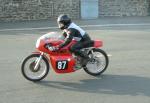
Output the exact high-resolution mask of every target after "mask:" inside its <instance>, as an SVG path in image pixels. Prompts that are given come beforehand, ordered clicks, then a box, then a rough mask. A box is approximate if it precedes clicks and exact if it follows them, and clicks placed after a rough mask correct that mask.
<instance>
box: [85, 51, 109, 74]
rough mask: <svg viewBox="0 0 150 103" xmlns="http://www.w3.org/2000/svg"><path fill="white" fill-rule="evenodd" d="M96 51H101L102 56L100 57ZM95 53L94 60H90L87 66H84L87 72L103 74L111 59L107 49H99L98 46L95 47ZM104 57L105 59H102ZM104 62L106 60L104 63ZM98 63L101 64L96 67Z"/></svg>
mask: <svg viewBox="0 0 150 103" xmlns="http://www.w3.org/2000/svg"><path fill="white" fill-rule="evenodd" d="M96 53H99V54H100V57H98V56H97V55H96ZM93 54H94V55H93V58H94V59H93V60H94V61H92V62H90V61H89V62H88V63H87V65H86V66H85V67H83V69H84V70H85V72H86V73H88V74H90V75H92V76H98V75H101V74H102V73H103V72H104V71H105V70H106V69H107V67H108V64H109V59H108V56H107V54H106V53H105V51H103V50H101V49H98V48H94V49H93ZM102 57H103V58H102ZM102 59H104V61H102ZM102 62H104V65H103V63H102ZM98 63H99V64H100V66H99V67H95V66H96V65H97V66H98ZM94 67H95V68H94ZM100 67H102V68H100ZM94 70H95V71H96V72H95V71H94Z"/></svg>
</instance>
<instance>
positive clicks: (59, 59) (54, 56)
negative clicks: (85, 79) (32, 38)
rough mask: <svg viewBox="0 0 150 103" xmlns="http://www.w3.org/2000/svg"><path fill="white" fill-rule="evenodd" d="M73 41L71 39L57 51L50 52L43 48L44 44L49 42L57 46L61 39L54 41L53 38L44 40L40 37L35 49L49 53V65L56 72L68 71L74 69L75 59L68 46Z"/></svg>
mask: <svg viewBox="0 0 150 103" xmlns="http://www.w3.org/2000/svg"><path fill="white" fill-rule="evenodd" d="M75 42H76V41H72V42H71V43H70V44H68V45H67V46H65V47H64V48H61V49H60V50H59V51H58V52H52V51H49V50H48V49H46V48H45V44H47V43H50V44H51V45H53V46H57V45H59V44H61V43H63V40H57V41H55V40H54V39H48V40H46V41H45V40H43V39H42V40H41V41H40V44H39V46H38V48H37V49H38V50H39V51H42V52H45V53H47V54H49V57H50V62H51V65H52V67H53V69H54V70H55V72H56V73H70V72H74V71H75V69H74V66H75V59H74V58H73V57H72V54H71V53H70V51H69V48H70V46H71V45H73V44H74V43H75Z"/></svg>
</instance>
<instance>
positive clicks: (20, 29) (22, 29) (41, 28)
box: [0, 23, 150, 31]
mask: <svg viewBox="0 0 150 103" xmlns="http://www.w3.org/2000/svg"><path fill="white" fill-rule="evenodd" d="M116 26H150V24H148V23H145V24H103V25H81V26H80V27H82V28H83V27H84V28H86V27H116ZM43 29H58V27H40V28H18V29H1V30H0V31H26V30H43Z"/></svg>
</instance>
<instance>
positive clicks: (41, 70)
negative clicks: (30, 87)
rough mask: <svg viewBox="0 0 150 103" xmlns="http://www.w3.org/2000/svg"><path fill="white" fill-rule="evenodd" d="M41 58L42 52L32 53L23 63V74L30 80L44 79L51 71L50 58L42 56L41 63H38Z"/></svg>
mask: <svg viewBox="0 0 150 103" xmlns="http://www.w3.org/2000/svg"><path fill="white" fill-rule="evenodd" d="M39 59H40V54H31V55H29V56H28V57H26V58H25V59H24V61H23V63H22V65H21V72H22V74H23V76H24V77H25V78H26V79H27V80H30V81H34V82H35V81H40V80H42V79H44V78H45V77H46V76H47V74H48V72H49V63H48V60H47V59H46V58H45V57H44V56H42V58H41V60H40V62H39V64H38V65H37V67H36V69H35V66H36V63H37V61H38V60H39Z"/></svg>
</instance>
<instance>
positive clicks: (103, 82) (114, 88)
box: [37, 75, 150, 96]
mask: <svg viewBox="0 0 150 103" xmlns="http://www.w3.org/2000/svg"><path fill="white" fill-rule="evenodd" d="M37 84H38V85H42V86H46V87H51V88H56V89H64V90H68V91H78V92H88V93H103V94H115V95H146V96H150V78H146V77H138V76H131V75H103V76H102V77H97V78H95V79H86V80H80V82H78V83H72V82H63V81H62V82H60V81H41V82H38V83H37Z"/></svg>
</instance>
